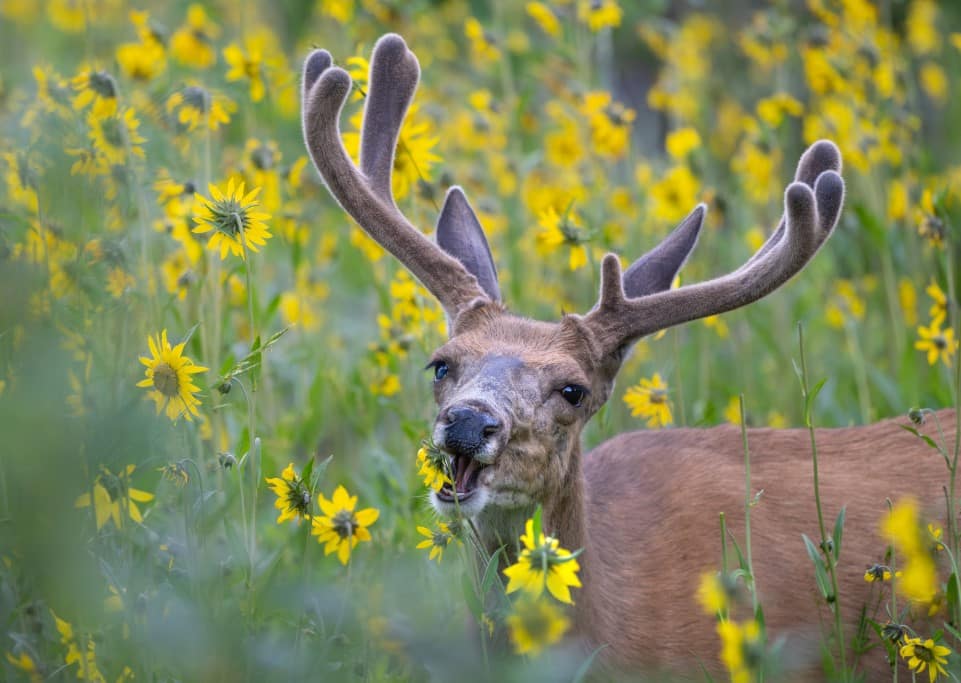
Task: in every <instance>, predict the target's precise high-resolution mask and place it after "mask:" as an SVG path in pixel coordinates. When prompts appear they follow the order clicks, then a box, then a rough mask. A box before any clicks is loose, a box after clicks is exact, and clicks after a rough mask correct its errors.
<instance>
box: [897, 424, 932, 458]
mask: <svg viewBox="0 0 961 683" xmlns="http://www.w3.org/2000/svg"><path fill="white" fill-rule="evenodd" d="M898 427H900V428H901V429H903V430H904V431H906V432H911V433H912V434H914V435H915V436H916V437H918V438H919V439H921V440H922V441H924V443H926V444H928V446H930V447H931V448H933V449H934V450H936V451H938V452H939V453H940V452H941V449H940V448H938V444H937V443H935V441H934V439H932V438H931V437H930V436H928V435H927V434H922V433H921V432H919V431H918V430H917V429H915V428H914V427H910V426H908V425H898Z"/></svg>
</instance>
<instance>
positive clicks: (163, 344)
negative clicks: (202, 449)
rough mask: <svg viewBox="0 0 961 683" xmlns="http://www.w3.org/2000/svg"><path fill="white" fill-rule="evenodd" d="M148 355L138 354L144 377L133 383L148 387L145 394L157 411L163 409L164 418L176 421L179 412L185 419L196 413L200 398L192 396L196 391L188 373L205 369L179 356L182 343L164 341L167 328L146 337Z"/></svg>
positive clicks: (191, 373)
mask: <svg viewBox="0 0 961 683" xmlns="http://www.w3.org/2000/svg"><path fill="white" fill-rule="evenodd" d="M147 344H148V345H149V346H150V357H149V358H147V357H144V356H141V357H140V362H141V363H143V364H144V365H145V366H146V367H147V369H146V370H145V371H144V374H145V375H146V378H145V379H143V380H141V381H139V382H137V386H138V387H146V388H148V389H150V393H149V396H150V398H152V399H153V400H154V402H155V403H156V404H157V414H158V415H159V414H160V411H161V410H163V409H164V408H166V409H167V417H169V418H170V419H171V420H176V419H177V418H178V417H180V416H181V415H183V416H184V417H185V418H187V421H188V422H189V421H190V420H191V417H190V416H191V415H197V414H198V413H197V406H199V405H200V401H199V400H198V399H197V397H196V396H195V394H196V392H198V391H200V389H198V388H197V386H196V385H194V383H193V380H192V379H191V377H190V376H191V375H194V374H196V373H198V372H206V371H207V368H205V367H203V366H201V365H194V362H193V361H192V360H190V358H188V357H187V356H185V355H183V350H184V342H181V343H179V344H177V345H176V346H174V347H171V346H170V342H169V341H167V330H163V331H162V332H161V333H160V336H159V337H157V338H154V337H151V336H148V337H147Z"/></svg>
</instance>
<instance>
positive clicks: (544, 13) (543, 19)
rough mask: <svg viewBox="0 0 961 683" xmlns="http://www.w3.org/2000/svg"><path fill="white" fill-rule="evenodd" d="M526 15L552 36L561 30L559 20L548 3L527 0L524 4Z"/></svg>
mask: <svg viewBox="0 0 961 683" xmlns="http://www.w3.org/2000/svg"><path fill="white" fill-rule="evenodd" d="M525 9H526V10H527V15H528V16H529V17H531V18H532V19H533V20H534V21H535V22H537V25H538V26H540V27H541V30H542V31H543V32H544V33H546V34H547V35H549V36H551V37H552V38H556V37H557V36H558V35H560V32H561V22H560V21H558V19H557V15H556V14H554V10H552V9H551V8H550V6H549V5H546V4H544V3H543V2H529V3H527V5H525Z"/></svg>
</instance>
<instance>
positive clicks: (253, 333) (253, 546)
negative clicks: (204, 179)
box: [234, 213, 264, 576]
mask: <svg viewBox="0 0 961 683" xmlns="http://www.w3.org/2000/svg"><path fill="white" fill-rule="evenodd" d="M234 221H236V223H237V231H238V233H239V235H240V244H241V246H242V247H243V249H244V277H245V279H246V283H247V313H248V315H249V316H250V339H251V345H253V343H254V342H256V341H257V340H259V339H260V334H259V332H258V330H257V317H256V316H255V314H254V313H255V310H256V308H255V306H254V283H253V277H252V276H251V266H252V265H253V264H252V263H251V260H250V252H249V251H248V250H247V235H246V234H245V233H244V223H243V221H242V220H241V218H240V215H239V214H236V213H235V214H234ZM263 364H264V356H263V352H261V354H260V366H261V371H262V370H263ZM256 395H257V387H255V386H251V388H250V392H249V393H248V392H246V391H245V392H244V396H245V397H246V399H247V434H248V436H249V438H250V447H251V454H252V455H253V456H254V457H253V458H251V460H250V468H251V470H252V477H253V484H252V492H251V504H250V541H249V543H250V545H249V560H250V572H251V576H253V571H254V557H255V556H256V554H257V492H258V490H259V488H260V483H261V482H260V479H261V477H260V438H259V437H257V436H256V434H257V432H256V426H257V425H256V419H257V405H256Z"/></svg>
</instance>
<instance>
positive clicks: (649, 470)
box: [580, 411, 954, 672]
mask: <svg viewBox="0 0 961 683" xmlns="http://www.w3.org/2000/svg"><path fill="white" fill-rule="evenodd" d="M938 417H939V419H940V420H941V422H942V425H943V427H944V429H945V432H946V433H947V434H949V435H951V436H952V437H953V434H954V429H953V427H954V414H953V412H950V411H944V412H942V413H940V414H939V415H938ZM906 422H907V420H906V419H895V420H886V421H884V422H880V423H876V424H873V425H868V426H864V427H853V428H845V429H819V430H817V444H818V454H819V465H820V482H821V499H822V509H823V511H824V517H825V524H826V526H827V530H828V534H830V533H831V527H832V526H833V524H834V520H835V518H836V516H837V514H838V511H839V510H840V509H841V507H842V506H845V507H846V519H847V522H846V525H845V529H844V535H843V541H842V548H841V559H840V565H839V567H838V569H839V577H838V580H839V585H840V594H841V604H842V606H843V608H844V614H845V620H846V622H847V631H846V637H847V638H848V639H850V636H851V635H852V634H853V633H854V630H855V627H856V624H857V615H858V613H859V611H860V609H861V606H862V605H863V604H865V603H866V602H868V601H869V599H870V598H871V596H872V593H871V588H872V584H868V583H867V582H865V581H864V578H863V577H864V571H865V569H866V568H867V567H869V566H871V565H872V564H874V563H877V562H883V558H884V551H885V547H886V544H885V541H884V540H883V539H882V538H881V536H880V535H879V531H878V529H879V523H880V521H881V519H882V516H883V515H884V513H885V512H886V511H887V503H886V500H887V499H891V500H892V501H893V500H897V499H898V498H902V497H905V496H913V497H914V498H916V499H917V500H919V501H926V502H928V503H929V504H930V505H932V506H933V507H931V508H930V509H925V514H926V515H927V519H933V520H939V521H940V520H943V519H944V506H943V504H942V505H940V507H939V506H938V505H937V503H938V502H939V501H943V495H942V494H941V487H942V486H943V485H945V484H946V483H947V482H948V473H947V468H946V466H945V464H944V461H943V460H942V459H941V457H940V456H939V455H938V454H937V453H936V452H935V451H934V450H932V449H931V448H929V447H928V446H926V445H925V444H924V443H923V442H922V441H921V440H920V439H918V438H917V437H915V436H913V435H911V434H909V433H908V432H906V431H904V430H902V429H901V428H900V427H899V426H898V425H899V424H904V423H906ZM921 431H922V432H924V433H927V434H928V435H930V436H932V438H937V431H936V427H935V426H934V420H933V418H929V420H928V424H926V425H925V426H924V427H922V428H921ZM748 439H749V445H750V451H751V490H752V493H756V492H757V491H759V490H762V489H763V491H764V493H763V494H762V495H761V497H760V500H759V503H758V504H757V505H756V506H755V507H753V508H752V511H751V541H752V553H753V559H754V566H755V573H756V576H757V585H758V590H759V592H760V597H761V601H762V605H763V607H764V611H765V617H766V621H767V625H768V629H769V634H770V635H771V636H772V637H774V638H776V637H779V636H785V637H787V638H788V647H786V648H785V653H786V654H787V655H788V656H789V657H790V658H793V659H795V660H796V662H789V664H790V665H793V664H795V663H796V664H797V666H798V667H799V668H801V669H806V668H808V666H810V665H812V664H813V665H816V664H817V663H818V662H819V642H820V637H821V636H820V634H821V632H822V626H823V630H824V632H825V633H827V631H828V629H829V628H830V624H831V615H830V613H829V612H828V610H827V609H826V606H825V605H824V604H823V603H824V600H823V599H822V598H820V596H819V594H818V593H817V588H816V585H815V581H814V572H813V565H812V562H811V560H810V559H809V558H808V556H807V553H806V551H805V547H804V544H803V541H802V538H801V534H807V536H808V537H809V538H811V539H812V540H814V541H815V542H817V539H818V538H819V537H820V532H819V530H818V520H817V511H816V507H815V502H814V483H813V481H814V480H813V467H812V457H811V448H810V440H809V435H808V431H807V430H805V429H785V430H774V429H752V430H749V432H748ZM950 443H951V445H953V440H952V441H951V442H950ZM584 473H585V478H586V481H587V499H588V500H587V518H588V519H587V532H588V541H587V553H588V555H586V556H585V574H586V577H585V578H586V581H585V588H584V594H583V596H582V605H581V606H580V609H581V610H582V615H581V616H582V623H583V624H584V628H585V630H586V632H587V633H586V635H587V636H588V637H589V639H590V640H591V641H593V642H595V643H608V644H609V646H610V650H611V652H612V655H611V659H612V660H614V661H617V662H620V663H622V664H627V665H628V666H632V665H633V666H636V665H643V666H645V667H649V666H652V665H653V666H658V665H663V666H666V667H676V666H681V667H682V668H683V667H685V666H687V667H689V668H691V669H693V668H695V667H696V666H697V663H696V662H697V660H698V659H699V660H700V661H701V662H703V663H704V664H705V665H707V666H708V668H709V669H710V668H712V665H711V662H714V661H716V659H717V652H718V649H719V642H718V637H717V635H716V633H715V630H714V629H715V624H714V620H713V618H712V617H710V616H708V615H706V614H704V613H703V610H702V609H701V607H700V605H698V603H697V599H696V593H697V587H698V582H699V578H700V575H701V574H702V573H703V572H705V571H716V570H717V569H719V568H720V563H721V534H720V523H719V513H721V512H723V513H725V516H726V518H727V525H728V529H729V530H730V531H731V532H733V534H734V536H735V537H736V539H737V542H738V544H739V545H740V547H741V549H742V551H745V550H746V545H745V543H744V486H745V483H744V451H743V444H742V440H741V432H740V428H738V427H735V426H730V425H725V426H720V427H714V428H711V429H669V430H659V431H641V432H631V433H627V434H622V435H620V436H617V437H615V438H613V439H611V440H609V441H606V442H605V443H603V444H601V445H600V446H598V447H597V448H595V449H594V450H593V451H591V452H590V453H588V454H587V456H586V457H585V460H584ZM736 563H737V556H736V553H735V552H734V550H733V547H732V545H731V543H730V542H729V543H728V568H729V569H731V568H734V567H736ZM655 577H661V578H660V579H656V578H655ZM874 590H875V593H874V594H873V595H874V601H873V602H871V604H870V605H869V612H868V614H869V615H871V614H872V613H873V611H872V609H871V608H873V606H874V603H875V602H877V590H878V589H877V588H875V589H874ZM749 616H750V606H749V605H744V606H741V607H740V608H739V609H738V610H737V611H736V614H735V618H748V617H749ZM876 618H877V619H878V620H879V621H882V622H883V621H885V616H884V612H883V608H882V611H881V612H879V613H878V614H877V616H876ZM871 638H875V636H874V635H873V633H871ZM884 660H885V657H884V653H883V650H882V649H881V648H875V649H874V650H872V651H871V652H870V653H868V654H867V655H865V656H864V659H863V660H862V661H863V664H864V666H866V667H867V668H869V669H872V670H878V671H879V672H880V671H882V670H884V668H885V666H886V664H885V661H884Z"/></svg>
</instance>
